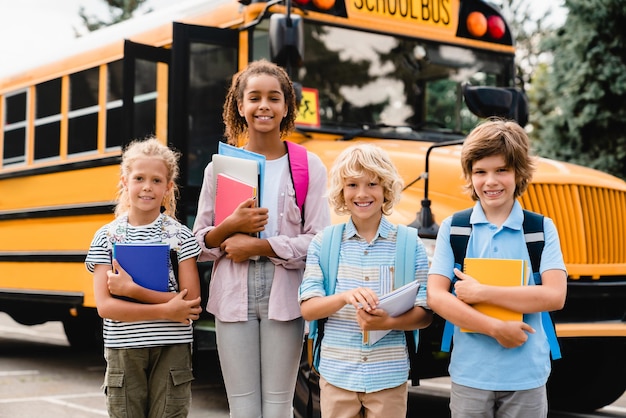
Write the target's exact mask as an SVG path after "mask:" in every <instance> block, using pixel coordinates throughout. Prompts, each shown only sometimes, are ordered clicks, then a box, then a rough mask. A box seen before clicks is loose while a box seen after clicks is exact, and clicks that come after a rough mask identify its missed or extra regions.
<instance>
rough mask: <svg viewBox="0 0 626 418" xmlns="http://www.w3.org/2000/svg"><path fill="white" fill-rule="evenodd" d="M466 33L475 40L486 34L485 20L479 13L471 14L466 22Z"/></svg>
mask: <svg viewBox="0 0 626 418" xmlns="http://www.w3.org/2000/svg"><path fill="white" fill-rule="evenodd" d="M465 23H466V25H467V30H468V32H469V33H470V34H471V35H472V36H475V37H477V38H480V37H481V36H483V35H484V34H485V33H487V18H486V17H485V15H484V14H482V13H480V12H472V13H470V14H469V15H468V16H467V20H466V22H465Z"/></svg>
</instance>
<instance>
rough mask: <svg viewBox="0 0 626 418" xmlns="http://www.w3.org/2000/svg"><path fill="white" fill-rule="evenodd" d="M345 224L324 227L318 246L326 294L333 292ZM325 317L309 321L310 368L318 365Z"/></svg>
mask: <svg viewBox="0 0 626 418" xmlns="http://www.w3.org/2000/svg"><path fill="white" fill-rule="evenodd" d="M344 226H345V224H337V225H330V226H327V227H326V228H324V233H323V234H322V246H321V248H320V261H319V263H320V269H321V270H322V276H324V291H325V292H326V296H329V295H332V294H334V293H335V285H336V283H337V270H338V269H339V250H340V248H341V238H342V236H343V229H344ZM326 319H327V318H320V319H317V320H313V321H309V340H310V341H312V344H311V345H310V346H309V348H310V350H309V353H310V363H311V366H312V368H315V369H317V367H318V366H319V352H320V347H321V344H322V338H323V337H324V324H325V323H326Z"/></svg>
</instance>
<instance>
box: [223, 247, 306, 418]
mask: <svg viewBox="0 0 626 418" xmlns="http://www.w3.org/2000/svg"><path fill="white" fill-rule="evenodd" d="M273 276H274V264H272V263H271V262H270V261H269V260H267V259H265V258H261V260H259V261H250V266H249V268H248V320H247V321H245V322H222V321H219V320H216V321H215V325H216V334H217V348H218V353H219V357H220V364H221V367H222V374H223V376H224V384H225V386H226V393H227V395H228V405H229V408H230V416H231V417H233V418H259V417H265V418H283V417H284V418H292V417H293V408H292V403H293V393H294V390H295V384H296V377H297V373H298V366H299V362H300V355H301V353H302V342H303V335H304V320H303V319H302V318H298V319H295V320H292V321H274V320H270V319H268V314H267V312H268V302H269V295H270V289H271V287H272V279H273Z"/></svg>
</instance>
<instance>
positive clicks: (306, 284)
mask: <svg viewBox="0 0 626 418" xmlns="http://www.w3.org/2000/svg"><path fill="white" fill-rule="evenodd" d="M322 235H323V232H320V233H318V234H317V235H316V236H315V238H314V239H313V241H312V242H311V245H310V246H309V251H308V254H307V261H306V269H305V271H304V279H303V281H302V285H301V286H300V296H299V300H300V302H302V301H304V300H307V299H310V298H313V297H321V296H326V293H325V290H324V284H323V276H322V271H321V269H320V266H319V259H320V249H321V243H322ZM396 235H397V227H396V226H394V225H392V224H391V223H390V222H389V221H388V220H387V219H386V218H385V217H384V216H383V218H382V220H381V222H380V225H379V227H378V232H377V234H376V237H375V238H374V240H373V241H372V242H371V243H368V242H367V241H366V240H364V239H363V238H361V237H360V236H359V235H358V234H357V231H356V228H355V226H354V224H353V223H352V220H350V221H349V222H348V223H347V224H346V227H345V229H344V232H343V237H342V240H341V248H340V255H339V269H338V273H337V284H336V288H335V292H336V293H341V292H344V291H346V290H349V289H354V288H357V287H368V288H371V289H372V290H374V291H375V292H376V293H377V294H378V295H381V294H383V293H386V292H388V291H389V290H390V287H391V286H392V285H391V283H392V281H393V274H392V271H393V266H394V264H395V251H396ZM427 273H428V258H427V256H426V250H425V249H424V246H423V244H422V242H421V241H419V238H418V245H417V249H416V251H415V279H416V280H417V281H419V282H420V289H419V292H418V295H417V298H416V301H415V305H416V306H422V307H425V308H427V305H426V281H427ZM319 372H320V374H321V375H322V376H323V377H324V379H326V381H328V382H329V383H330V384H332V385H334V386H337V387H339V388H342V389H345V390H350V391H353V392H365V393H371V392H377V391H380V390H383V389H389V388H393V387H397V386H399V385H401V384H403V383H404V382H406V381H407V378H408V373H409V357H408V351H407V348H406V342H405V338H404V332H403V331H396V330H394V331H391V332H390V333H388V334H387V335H386V336H385V337H383V338H382V339H381V340H380V341H378V342H377V343H375V344H373V345H371V346H370V345H367V344H363V334H362V332H361V329H360V328H359V325H358V323H357V320H356V311H355V309H354V307H353V306H352V305H346V306H344V307H343V308H342V309H340V310H339V311H337V312H336V313H335V314H333V315H331V316H330V317H329V318H328V321H327V322H326V324H325V326H324V338H323V340H322V345H321V353H320V364H319Z"/></svg>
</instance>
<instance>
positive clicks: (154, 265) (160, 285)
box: [113, 243, 170, 292]
mask: <svg viewBox="0 0 626 418" xmlns="http://www.w3.org/2000/svg"><path fill="white" fill-rule="evenodd" d="M169 257H170V246H169V244H166V243H150V244H144V243H116V244H114V245H113V258H114V259H116V260H117V262H118V263H120V266H122V268H123V269H124V270H126V272H127V273H128V274H129V275H130V276H131V277H132V278H133V281H134V282H135V283H137V284H138V285H140V286H142V287H145V288H147V289H152V290H156V291H159V292H167V291H169V276H170V267H169Z"/></svg>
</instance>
